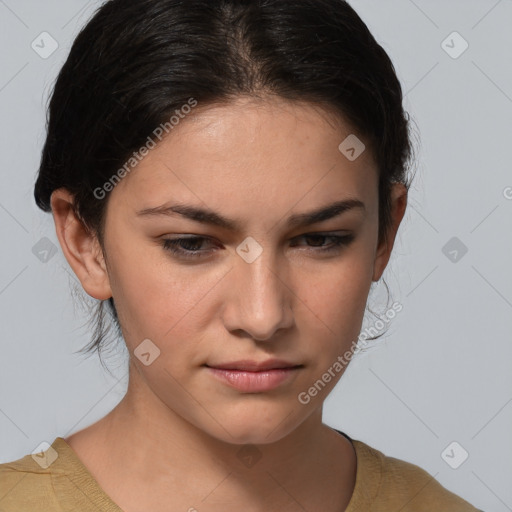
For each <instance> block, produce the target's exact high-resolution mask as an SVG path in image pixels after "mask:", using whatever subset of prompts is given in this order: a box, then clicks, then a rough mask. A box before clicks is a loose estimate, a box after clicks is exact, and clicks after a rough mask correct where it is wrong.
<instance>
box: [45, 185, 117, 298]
mask: <svg viewBox="0 0 512 512" xmlns="http://www.w3.org/2000/svg"><path fill="white" fill-rule="evenodd" d="M73 204H74V197H73V194H71V193H70V192H69V191H68V190H66V189H64V188H60V189H57V190H55V191H54V192H53V193H52V196H51V206H52V215H53V220H54V222H55V230H56V233H57V238H58V239H59V242H60V246H61V248H62V252H63V253H64V256H65V258H66V260H67V261H68V263H69V265H70V267H71V268H72V269H73V272H74V273H75V274H76V276H77V277H78V279H79V280H80V282H81V283H82V286H83V288H84V290H85V291H86V292H87V293H88V294H89V295H90V296H91V297H94V298H95V299H99V300H105V299H108V298H110V297H112V291H111V288H110V282H109V278H108V273H107V269H106V265H105V261H104V258H103V254H102V251H101V247H100V244H99V242H98V239H97V237H96V236H95V234H94V233H92V232H91V231H90V230H88V229H87V228H86V226H85V225H84V224H83V222H82V221H81V220H80V219H79V218H78V216H77V215H76V213H75V210H74V208H73Z"/></svg>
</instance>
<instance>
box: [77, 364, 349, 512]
mask: <svg viewBox="0 0 512 512" xmlns="http://www.w3.org/2000/svg"><path fill="white" fill-rule="evenodd" d="M87 430H89V432H90V435H92V436H93V437H94V440H95V443H94V444H95V445H96V446H101V447H104V448H105V449H102V452H101V454H100V453H96V454H94V453H93V452H91V451H90V450H88V451H87V454H85V450H84V451H83V453H82V454H81V453H80V444H79V442H78V439H77V442H76V444H75V445H74V446H73V442H70V445H71V446H72V448H74V449H75V451H77V453H78V455H79V456H81V458H82V459H84V458H85V459H87V460H83V462H84V463H85V465H86V466H88V465H89V470H90V471H91V473H92V474H93V476H94V477H95V478H96V479H97V480H98V482H99V483H100V485H101V486H102V487H103V489H104V490H105V492H106V493H107V494H109V495H110V496H111V497H112V499H113V500H114V501H115V502H116V503H118V505H120V506H122V508H123V510H125V511H128V510H130V508H129V506H130V505H134V504H135V503H137V506H134V510H135V509H137V508H139V509H140V508H141V507H142V508H144V507H146V508H147V505H148V502H149V501H151V499H152V498H151V497H152V496H154V497H155V502H156V503H165V502H166V499H167V498H168V499H172V502H173V503H180V504H182V506H183V507H184V508H183V510H189V509H192V510H193V508H194V507H196V508H198V510H200V508H201V507H200V505H202V504H203V503H202V501H201V500H203V501H205V500H207V501H206V502H205V503H204V504H209V505H210V508H208V510H217V508H216V507H217V506H218V507H219V508H218V509H219V510H222V507H223V505H225V503H228V502H229V501H230V500H232V499H234V498H236V500H237V502H238V503H244V508H246V509H247V508H248V509H249V510H254V511H259V510H282V509H283V508H287V507H290V506H291V510H295V508H296V509H297V510H302V509H306V510H313V509H316V508H318V503H319V500H320V501H322V500H323V501H322V502H323V503H324V504H325V506H324V507H323V508H324V510H325V509H326V510H336V511H339V510H343V509H342V508H340V505H342V504H345V505H346V504H348V501H349V499H350V496H351V495H352V491H353V488H354V484H355V454H354V451H353V448H352V445H351V444H350V442H349V441H348V440H347V439H345V438H344V437H343V436H340V435H339V434H338V433H337V432H335V431H334V430H332V429H331V428H330V427H327V426H326V425H324V424H323V423H322V410H321V408H318V409H316V410H315V411H313V413H312V414H311V415H310V416H309V417H307V418H306V420H305V421H303V422H302V423H301V424H300V425H299V426H298V427H297V428H296V429H295V430H293V431H292V432H291V433H290V434H289V435H287V436H285V437H284V438H282V439H280V440H279V441H276V442H273V443H269V444H258V445H243V444H242V445H240V444H231V443H226V442H224V441H222V440H219V439H216V438H214V437H212V436H210V435H208V433H206V432H204V431H203V430H201V429H199V428H197V427H196V426H195V425H193V424H192V423H190V422H187V421H185V420H184V419H183V418H182V417H181V416H180V415H179V414H177V413H175V412H174V411H172V410H170V409H169V408H168V407H167V406H166V405H165V404H163V403H162V402H161V401H160V400H159V399H158V398H157V397H156V396H155V395H154V394H153V393H152V392H151V390H149V388H148V387H147V385H145V383H144V382H142V379H141V377H140V375H139V374H138V372H137V371H136V370H132V371H131V374H130V384H129V387H128V391H127V393H126V395H125V397H124V398H123V400H122V401H121V402H120V403H119V404H118V405H117V406H116V407H115V408H114V409H113V410H112V411H111V412H110V414H108V415H107V416H106V417H105V418H103V419H102V420H100V421H99V422H98V423H97V424H94V425H93V426H91V427H89V429H87ZM78 434H80V433H78ZM72 437H73V436H72ZM70 441H73V439H72V438H70ZM91 444H92V443H91ZM82 455H83V456H82ZM184 475H186V478H185V477H184ZM128 496H130V498H128ZM156 497H158V499H156ZM315 500H316V501H315ZM325 500H327V502H326V501H325ZM125 503H126V504H125ZM315 503H316V505H315ZM245 504H248V506H246V505H245ZM202 508H205V507H202ZM175 509H176V510H179V507H176V508H175ZM155 510H157V509H155Z"/></svg>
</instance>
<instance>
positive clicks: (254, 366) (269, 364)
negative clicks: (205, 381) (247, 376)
mask: <svg viewBox="0 0 512 512" xmlns="http://www.w3.org/2000/svg"><path fill="white" fill-rule="evenodd" d="M206 366H208V367H209V368H216V369H218V370H234V371H240V372H261V371H265V370H276V369H289V368H296V367H299V366H302V365H299V364H294V363H289V362H287V361H283V360H282V359H268V360H267V361H261V362H257V361H250V360H243V361H234V362H231V363H221V364H207V365H206Z"/></svg>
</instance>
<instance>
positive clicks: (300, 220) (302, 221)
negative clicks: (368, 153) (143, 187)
mask: <svg viewBox="0 0 512 512" xmlns="http://www.w3.org/2000/svg"><path fill="white" fill-rule="evenodd" d="M349 210H360V211H362V212H363V213H365V212H366V207H365V205H364V203H363V202H362V201H360V200H359V199H345V200H343V201H336V202H334V203H331V204H328V205H326V206H322V207H320V208H317V209H315V210H311V211H309V212H305V213H298V214H294V215H292V216H290V217H289V218H288V220H287V221H286V226H287V227H288V228H294V227H299V226H309V225H311V224H316V223H318V222H322V221H325V220H329V219H332V218H334V217H338V216H339V215H341V214H343V213H345V212H347V211H349ZM176 214H177V215H181V216H182V217H185V218H187V219H190V220H193V221H195V222H200V223H203V224H209V225H212V226H218V227H221V228H224V229H226V230H228V231H242V229H241V228H242V225H241V223H240V222H239V221H236V220H233V219H228V218H226V217H224V216H223V215H221V214H219V213H217V212H215V211H213V210H210V209H208V208H199V207H197V206H192V205H186V204H172V205H166V204H164V205H162V206H156V207H154V208H145V209H143V210H140V211H138V212H137V216H141V217H153V216H171V217H173V216H175V215H176Z"/></svg>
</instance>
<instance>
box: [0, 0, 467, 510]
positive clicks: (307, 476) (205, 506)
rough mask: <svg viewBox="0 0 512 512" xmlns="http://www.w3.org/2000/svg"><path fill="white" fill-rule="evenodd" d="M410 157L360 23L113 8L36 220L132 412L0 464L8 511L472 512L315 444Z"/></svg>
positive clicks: (70, 87)
mask: <svg viewBox="0 0 512 512" xmlns="http://www.w3.org/2000/svg"><path fill="white" fill-rule="evenodd" d="M411 152H412V148H411V143H410V139H409V132H408V119H407V116H406V114H405V113H404V111H403V107H402V92H401V87H400V84H399V82H398V80H397V77H396V74H395V71H394V68H393V65H392V63H391V62H390V60H389V57H388V56H387V54H386V53H385V52H384V50H383V49H382V48H381V47H380V46H379V45H378V44H377V42H376V41H375V39H374V38H373V36H372V35H371V34H370V33H369V31H368V29H367V27H366V26H365V24H364V23H363V22H362V20H361V19H360V18H359V17H358V15H357V14H356V13H355V12H354V11H353V9H352V8H351V7H350V6H349V5H348V4H347V3H346V2H343V1H341V0H261V1H248V0H245V1H244V0H214V1H212V0H189V1H188V2H178V1H176V0H111V1H108V2H106V3H105V4H104V5H103V6H102V7H101V8H100V9H99V10H98V11H97V12H96V14H95V16H94V17H93V18H92V20H91V21H90V22H89V23H88V24H87V26H86V27H85V28H84V29H83V30H82V32H81V33H80V34H79V35H78V37H77V38H76V41H75V43H74V45H73V47H72V49H71V52H70V55H69V57H68V59H67V61H66V63H65V64H64V66H63V68H62V70H61V72H60V74H59V77H58V80H57V82H56V84H55V88H54V91H53V95H52V99H51V103H50V107H49V123H48V134H47V139H46V143H45V146H44V149H43V155H42V160H41V167H40V170H39V175H38V179H37V183H36V186H35V198H36V202H37V204H38V206H39V207H40V208H42V209H43V210H44V211H48V212H50V211H51V212H52V214H53V218H54V221H55V226H56V231H57V236H58V238H59V242H60V245H61V248H62V250H63V253H64V255H65V257H66V259H67V261H68V262H69V264H70V266H71V267H72V269H73V271H74V272H75V274H76V275H77V277H78V279H79V280H80V282H81V284H82V286H83V288H84V290H85V291H86V292H87V293H88V294H89V295H90V296H92V297H94V298H95V299H97V300H99V301H101V302H100V304H103V303H106V304H108V306H109V307H110V308H111V312H112V313H113V315H114V317H115V320H116V322H117V325H118V326H119V329H120V331H121V333H122V335H123V339H124V341H125V343H126V345H127V348H128V350H129V352H130V356H131V357H130V376H129V386H128V391H127V393H126V395H125V397H124V398H123V400H122V401H121V402H120V403H119V405H118V406H116V407H115V408H114V410H113V411H111V412H110V413H109V414H108V415H107V416H106V417H104V418H103V419H101V420H100V421H98V422H97V423H95V424H93V425H91V426H89V427H88V428H85V429H83V430H81V431H79V432H76V433H74V434H73V435H71V436H70V437H68V438H66V439H64V438H57V439H56V440H55V441H54V442H53V443H52V446H51V447H46V449H44V450H42V451H41V453H36V454H33V455H32V456H31V455H27V456H26V457H24V458H23V459H20V460H18V461H14V462H12V463H8V464H3V465H0V475H1V476H2V479H1V484H0V491H1V492H0V496H3V499H2V501H0V506H1V507H2V508H3V510H4V511H6V512H7V511H9V512H10V511H11V510H25V509H30V510H41V511H43V510H44V511H56V510H72V509H73V510H75V509H76V510H81V511H83V510H91V511H92V510H102V511H119V510H123V511H125V512H131V511H140V510H155V511H159V510H161V511H171V510H172V511H175V510H176V511H178V510H189V511H193V510H198V511H203V510H204V511H220V510H222V511H226V510H228V511H229V510H235V509H238V508H244V509H246V510H253V511H269V510H280V511H281V510H290V511H295V510H297V511H298V510H301V511H303V510H309V511H314V510H323V511H327V512H330V511H332V512H335V511H336V512H338V511H342V510H343V511H346V512H354V511H367V510H379V511H388V510H389V511H392V510H393V511H395V510H402V511H427V510H428V511H431V510H434V509H436V510H443V511H453V512H455V511H457V512H462V511H464V512H465V511H468V512H469V511H474V510H476V509H475V508H474V507H472V506H471V505H470V504H469V503H467V502H466V501H464V500H463V499H462V498H460V497H457V496H456V495H454V494H453V493H451V492H449V491H448V490H447V489H445V488H444V487H442V486H441V485H440V484H439V483H438V482H436V481H435V480H434V479H433V477H431V476H430V475H429V474H428V473H426V472H425V471H424V470H422V469H421V468H419V467H417V466H415V465H413V464H410V463H407V462H405V461H400V460H397V459H394V458H392V457H388V456H386V455H384V454H382V453H381V452H379V451H378V450H376V449H374V448H372V447H370V446H368V445H366V444H365V443H363V442H360V441H357V440H355V439H351V438H350V437H349V436H347V435H346V434H344V433H342V432H339V431H336V430H333V429H332V428H330V427H328V426H327V425H325V424H323V423H322V404H323V402H324V400H325V398H326V397H327V396H328V394H329V392H330V391H331V390H332V388H333V387H334V386H335V384H336V383H337V382H338V381H339V379H340V377H341V376H342V374H343V372H344V370H345V369H346V367H347V365H348V363H349V362H350V359H351V356H352V354H353V352H354V350H355V348H356V343H355V341H357V340H358V339H359V332H360V329H361V325H362V320H363V316H364V311H365V307H366V302H367V298H368V294H369V291H370V287H371V285H372V283H373V282H376V281H379V280H380V278H381V276H382V274H383V272H384V270H385V268H386V265H387V263H388V261H389V257H390V254H391V251H392V248H393V243H394V240H395V236H396V233H397V230H398V228H399V226H400V223H401V221H402V218H403V215H404V212H405V209H406V204H407V191H408V189H409V186H410V181H409V177H408V163H409V160H410V156H411ZM101 319H102V315H101V312H100V316H99V319H98V321H99V324H98V330H97V333H96V334H97V336H96V337H95V339H93V343H92V345H91V346H90V347H89V348H90V349H100V348H101V345H102V341H103V339H104V332H103V331H102V324H101Z"/></svg>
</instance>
